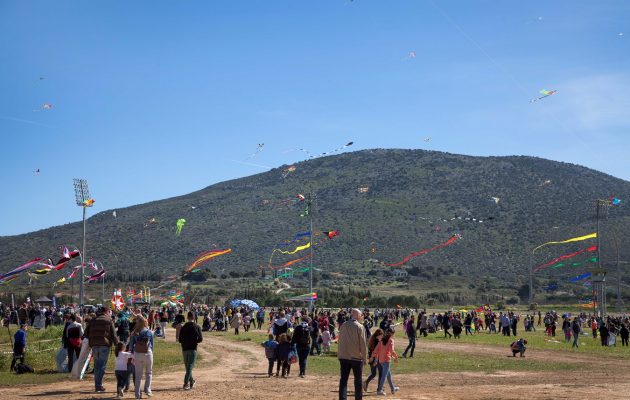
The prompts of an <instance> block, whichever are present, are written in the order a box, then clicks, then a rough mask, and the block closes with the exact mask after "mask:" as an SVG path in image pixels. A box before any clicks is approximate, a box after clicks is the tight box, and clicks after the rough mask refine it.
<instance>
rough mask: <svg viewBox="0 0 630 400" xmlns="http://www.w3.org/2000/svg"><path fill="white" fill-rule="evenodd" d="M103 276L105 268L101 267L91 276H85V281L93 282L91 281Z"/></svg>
mask: <svg viewBox="0 0 630 400" xmlns="http://www.w3.org/2000/svg"><path fill="white" fill-rule="evenodd" d="M103 277H105V270H104V269H102V270H100V271H98V272H97V273H95V274H94V275H92V276H88V277H87V278H85V281H86V282H93V281H97V280H99V279H101V278H103Z"/></svg>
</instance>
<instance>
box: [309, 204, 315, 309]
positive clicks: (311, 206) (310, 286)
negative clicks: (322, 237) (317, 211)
mask: <svg viewBox="0 0 630 400" xmlns="http://www.w3.org/2000/svg"><path fill="white" fill-rule="evenodd" d="M308 200H309V202H310V204H309V205H308V206H309V212H308V214H309V217H310V220H311V235H310V238H311V244H310V246H309V247H310V248H311V259H310V264H311V267H310V268H309V269H308V293H309V295H310V296H311V298H310V299H309V301H308V310H309V311H313V310H314V303H313V297H312V293H313V192H311V193H310V194H309V199H308Z"/></svg>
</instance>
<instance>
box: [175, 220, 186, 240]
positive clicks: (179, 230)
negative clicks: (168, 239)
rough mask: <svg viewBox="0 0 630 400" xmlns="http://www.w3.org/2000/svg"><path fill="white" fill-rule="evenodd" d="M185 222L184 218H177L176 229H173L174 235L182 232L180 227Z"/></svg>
mask: <svg viewBox="0 0 630 400" xmlns="http://www.w3.org/2000/svg"><path fill="white" fill-rule="evenodd" d="M185 223H186V220H185V219H184V218H180V219H178V220H177V231H175V235H176V236H179V235H180V234H181V233H182V228H183V227H184V224H185Z"/></svg>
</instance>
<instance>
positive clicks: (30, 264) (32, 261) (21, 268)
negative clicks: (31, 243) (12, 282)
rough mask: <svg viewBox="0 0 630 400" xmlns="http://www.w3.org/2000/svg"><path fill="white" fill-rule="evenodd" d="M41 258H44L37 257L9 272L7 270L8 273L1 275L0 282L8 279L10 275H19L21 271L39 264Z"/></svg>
mask: <svg viewBox="0 0 630 400" xmlns="http://www.w3.org/2000/svg"><path fill="white" fill-rule="evenodd" d="M41 260H42V259H41V258H36V259H34V260H31V261H28V262H27V263H26V264H24V265H20V266H19V267H17V268H14V269H12V270H11V271H9V272H7V273H5V274H3V275H0V282H2V281H5V280H7V279H8V278H10V277H12V276H14V275H17V274H19V273H20V272H23V271H26V270H27V269H29V268H30V267H32V266H33V265H35V264H37V263H38V262H40V261H41ZM12 279H13V278H12Z"/></svg>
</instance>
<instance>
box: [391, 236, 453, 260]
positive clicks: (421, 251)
mask: <svg viewBox="0 0 630 400" xmlns="http://www.w3.org/2000/svg"><path fill="white" fill-rule="evenodd" d="M459 239H461V235H459V234H455V235H453V236H451V238H450V239H448V240H447V241H446V242H444V243H440V244H438V245H435V246H433V247H431V248H430V249H424V250H420V251H416V252H414V253H411V254H409V255H408V256H407V257H405V258H404V259H403V260H402V261H400V262H397V263H393V264H385V265H387V266H388V267H400V266H402V265H405V264H406V263H407V262H408V261H409V260H411V259H412V258H414V257H418V256H421V255H423V254H426V253H429V252H431V251H434V250H437V249H439V248H441V247H446V246H449V245H451V244H453V243H455V242H456V241H457V240H459Z"/></svg>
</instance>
